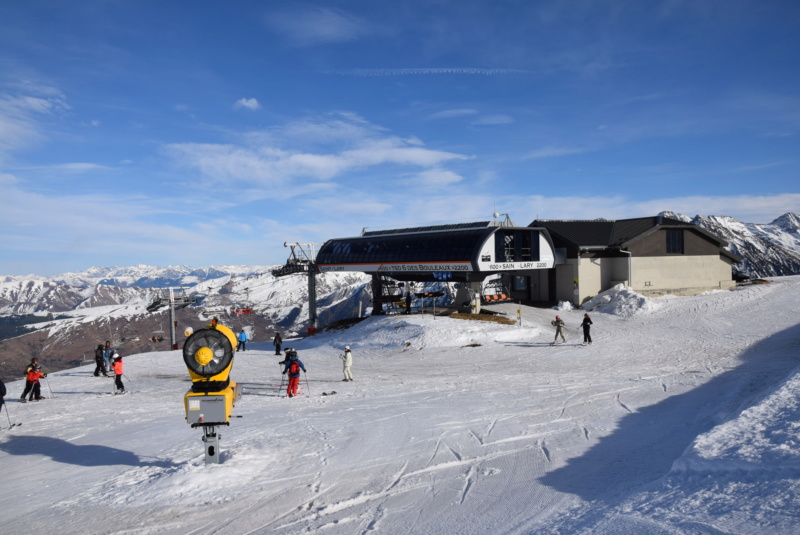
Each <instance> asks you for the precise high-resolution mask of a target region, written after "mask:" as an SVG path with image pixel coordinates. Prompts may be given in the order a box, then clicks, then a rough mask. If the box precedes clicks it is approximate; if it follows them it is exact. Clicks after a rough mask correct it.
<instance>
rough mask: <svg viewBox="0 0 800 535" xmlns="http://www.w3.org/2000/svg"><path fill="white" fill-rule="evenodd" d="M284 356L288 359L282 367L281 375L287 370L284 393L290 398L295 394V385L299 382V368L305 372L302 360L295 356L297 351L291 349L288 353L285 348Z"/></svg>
mask: <svg viewBox="0 0 800 535" xmlns="http://www.w3.org/2000/svg"><path fill="white" fill-rule="evenodd" d="M286 356H287V357H288V360H287V362H286V366H284V368H283V375H286V372H289V386H287V387H286V395H287V396H289V397H290V398H291V397H294V396H296V395H297V387H298V385H299V384H300V370H303V373H305V371H306V367H305V366H303V363H302V361H301V360H300V359H299V358H297V351H292V352H291V353H290V352H289V351H288V350H287V351H286Z"/></svg>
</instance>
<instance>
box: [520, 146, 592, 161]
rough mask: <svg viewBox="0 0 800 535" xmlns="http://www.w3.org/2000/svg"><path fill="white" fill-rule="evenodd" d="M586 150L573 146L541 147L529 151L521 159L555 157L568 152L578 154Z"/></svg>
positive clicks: (565, 154)
mask: <svg viewBox="0 0 800 535" xmlns="http://www.w3.org/2000/svg"><path fill="white" fill-rule="evenodd" d="M582 152H586V149H578V148H574V147H542V148H541V149H537V150H535V151H533V152H529V153H528V154H526V155H525V156H523V157H522V159H523V160H533V159H537V158H555V157H558V156H567V155H569V154H580V153H582Z"/></svg>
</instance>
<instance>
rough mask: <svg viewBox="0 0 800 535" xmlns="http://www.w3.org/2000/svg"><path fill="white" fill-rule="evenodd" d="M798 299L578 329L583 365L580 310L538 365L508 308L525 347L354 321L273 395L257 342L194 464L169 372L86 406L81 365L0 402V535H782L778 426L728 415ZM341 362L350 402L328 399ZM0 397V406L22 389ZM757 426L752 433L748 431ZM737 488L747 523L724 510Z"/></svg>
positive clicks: (750, 297)
mask: <svg viewBox="0 0 800 535" xmlns="http://www.w3.org/2000/svg"><path fill="white" fill-rule="evenodd" d="M798 298H800V278H794V277H793V278H786V279H784V280H783V281H780V282H776V283H775V284H774V285H773V286H771V287H749V288H746V289H741V290H736V291H731V292H711V293H709V294H705V295H701V296H696V297H692V298H678V297H672V296H667V297H664V298H660V299H658V300H656V301H657V302H655V303H651V305H652V306H649V305H648V306H645V307H643V308H642V310H641V311H639V312H636V313H631V312H630V307H628V308H627V309H626V312H625V315H613V314H603V313H600V312H594V313H592V317H593V320H594V321H595V325H594V326H593V329H592V337H593V338H594V344H593V345H592V346H585V347H584V346H580V345H574V342H575V341H576V340H578V337H579V333H578V332H577V330H576V329H577V325H578V324H579V322H580V317H581V316H582V312H580V311H560V312H559V313H560V314H561V315H562V316H563V317H566V320H567V323H568V329H570V330H569V331H568V332H569V334H570V335H571V336H570V338H569V342H570V343H569V344H565V345H557V346H550V345H549V342H550V341H551V340H552V329H551V328H550V327H549V321H550V319H551V318H552V316H553V315H554V311H552V310H541V309H527V308H526V309H525V315H524V320H523V327H522V328H520V327H518V326H498V325H496V324H479V325H471V324H470V323H473V322H458V321H457V320H451V319H448V318H436V319H435V320H434V319H433V318H431V317H414V316H412V317H385V318H371V319H368V320H365V321H364V322H362V324H360V325H359V326H357V327H353V328H351V329H349V330H346V331H343V332H336V333H332V334H329V333H320V334H318V335H317V336H314V337H312V338H308V339H306V340H302V341H298V342H296V343H293V345H294V346H295V347H297V348H298V349H299V350H300V354H301V355H300V356H301V359H303V360H304V362H305V364H306V365H307V366H308V368H309V372H308V379H309V381H308V383H307V384H304V385H303V386H304V387H305V388H304V390H305V393H306V395H304V396H302V397H298V398H294V399H289V398H285V397H281V395H280V393H279V392H278V382H279V381H278V380H276V370H275V369H274V367H273V366H268V365H265V362H267V363H270V364H271V363H272V360H270V359H272V357H273V354H272V349H271V344H269V343H268V342H259V341H258V340H257V339H256V340H255V341H253V342H250V344H249V348H252V350H249V351H248V352H246V353H243V354H241V355H238V354H237V356H236V364H235V365H234V368H233V372H232V378H234V379H235V380H236V379H237V378H238V377H241V382H242V383H243V384H246V388H245V394H244V396H243V398H242V400H241V401H240V402H239V403H238V404H237V407H236V413H237V414H238V415H241V416H242V418H241V419H236V420H234V421H232V423H231V426H230V427H224V428H222V429H221V435H222V438H221V447H222V460H223V462H222V464H220V465H212V466H204V464H203V460H202V445H201V441H200V436H199V433H198V432H197V431H196V430H191V429H190V428H188V426H187V425H186V423H185V421H184V419H183V412H184V409H183V394H184V393H185V391H186V390H187V389H188V387H189V380H188V374H186V371H185V367H184V365H183V362H182V360H181V358H180V356H177V357H176V355H179V354H178V353H175V352H161V353H152V354H144V355H136V356H131V357H130V358H127V359H126V374H129V375H130V379H131V381H130V383H131V385H130V388H131V389H134V390H136V391H137V393H136V394H134V395H133V396H106V397H98V396H97V395H96V394H99V393H100V392H102V391H105V389H106V387H107V386H108V385H107V384H106V382H105V381H98V380H97V379H96V378H94V377H91V376H90V370H91V366H87V367H83V368H77V369H75V370H67V371H64V372H59V373H54V374H51V375H50V382H51V386H52V390H53V393H54V394H55V396H56V397H55V399H49V400H45V401H43V402H39V403H31V404H27V405H22V404H18V403H14V402H13V401H12V402H10V403H9V406H10V408H11V413H12V416H13V418H14V419H15V420H19V421H23V420H24V423H25V425H24V426H23V427H21V428H18V429H17V428H15V429H14V430H12V431H11V432H6V434H4V435H2V436H0V462H2V463H3V467H4V477H3V482H4V483H3V486H2V489H0V525H3V526H4V529H3V531H4V533H12V534H16V533H20V534H22V533H29V532H37V531H45V532H48V531H51V530H52V529H53V526H56V525H57V526H58V527H59V533H62V534H64V535H70V534H73V533H74V534H78V533H80V534H83V533H115V534H118V533H126V534H136V535H156V534H167V533H169V534H175V533H177V534H193V535H212V534H215V535H220V534H223V533H225V534H229V533H242V534H265V533H278V534H295V533H307V532H319V533H326V534H328V533H329V534H340V533H341V534H348V535H349V534H352V533H359V534H379V533H384V534H395V533H425V534H438V533H442V534H445V533H447V534H449V533H465V534H471V533H474V534H485V533H509V534H511V533H514V534H531V533H537V534H538V533H586V534H589V533H591V534H592V535H595V534H609V535H610V534H618V533H653V534H657V533H741V534H743V535H744V534H748V535H749V534H751V533H778V534H794V533H796V532H797V530H798V527H800V516H798V515H800V513H797V512H796V511H799V510H800V503H798V500H800V498H797V496H798V495H800V486H799V485H798V483H797V481H798V476H800V461H796V460H795V457H794V456H793V453H792V451H793V449H792V447H787V448H783V447H781V446H779V445H777V446H775V447H774V448H773V449H772V450H769V451H770V452H771V453H770V455H772V456H774V458H776V459H780V460H779V461H775V463H776V465H775V467H774V469H771V468H770V467H769V466H766V468H759V466H760V465H758V464H757V461H753V460H751V459H758V458H763V457H764V456H765V455H766V453H762V454H761V457H758V455H757V453H758V452H759V451H762V450H761V449H759V448H764V447H765V446H764V444H765V443H766V442H767V440H768V438H767V437H772V440H777V439H776V438H775V437H783V436H785V437H786V440H787V442H786V444H787V445H788V446H791V445H792V444H794V445H795V446H798V447H797V448H794V449H800V444H796V439H792V438H791V437H792V434H791V433H786V430H785V429H784V428H782V427H781V426H780V425H779V424H774V425H773V426H772V427H771V428H770V429H769V434H766V435H759V436H758V437H756V438H748V437H749V436H750V435H748V433H750V434H753V433H756V434H757V433H759V432H760V431H759V428H758V425H753V424H750V423H749V421H747V420H746V421H744V422H743V423H742V424H741V425H737V424H736V422H737V420H736V418H747V417H749V416H748V413H747V412H744V413H742V412H741V411H743V410H744V409H748V407H751V406H752V405H753V404H755V403H758V402H759V400H761V399H763V398H764V396H765V395H770V394H769V393H770V392H772V390H774V389H775V388H778V387H779V385H780V384H782V383H781V381H782V380H784V379H785V378H787V377H789V376H790V374H791V373H792V371H793V370H794V369H795V368H796V367H797V366H798V365H800V362H798V361H797V353H798V339H800V336H797V332H798V331H797V326H796V322H795V320H794V318H793V317H792V316H793V314H787V313H786V310H790V309H792V308H793V307H794V306H795V305H796V303H797V301H798ZM656 305H657V306H656ZM607 306H610V305H607ZM511 307H512V308H509V309H508V310H516V307H517V306H516V305H511ZM754 318H758V320H759V321H753V319H754ZM465 323H467V325H465ZM407 342H410V345H409V344H407ZM344 343H348V344H349V345H351V347H353V351H354V358H355V363H354V367H353V373H354V375H355V378H356V381H355V382H354V383H345V384H343V383H341V382H340V381H339V379H340V378H341V363H340V361H339V360H338V354H339V353H340V348H341V346H342V345H343V344H344ZM474 343H477V344H479V345H478V346H475V347H464V346H466V345H467V344H474ZM304 383H305V381H304ZM798 383H800V380H798ZM8 386H9V395H8V396H7V399H9V400H14V399H15V398H14V395H15V394H16V395H17V396H18V394H19V391H20V390H21V386H22V385H21V383H19V382H16V383H11V384H9V385H8ZM799 388H800V387H799ZM333 390H336V392H337V394H336V395H330V396H321V395H320V394H321V393H322V392H330V391H333ZM795 394H796V392H795ZM45 395H46V394H45ZM776 395H777V394H776ZM794 398H796V395H795V396H794ZM794 398H793V397H792V396H791V395H789V396H783V397H781V398H779V399H782V400H784V401H782V402H781V403H785V404H788V403H791V402H790V401H788V400H792V399H794ZM774 406H776V405H775V404H774V403H773V404H770V405H769V406H765V407H764V408H761V409H760V408H759V406H756V407H755V408H754V409H752V410H753V411H757V409H758V410H761V412H758V413H757V414H756V413H755V412H754V414H753V416H751V417H749V418H752V422H761V423H762V424H761V425H768V422H770V420H769V418H768V416H765V415H766V414H767V413H768V412H769V411H768V408H769V407H774ZM787 407H789V406H788V405H787ZM748 410H750V409H748ZM789 410H790V407H789V408H787V409H786V411H789ZM792 410H794V409H792ZM798 411H800V409H798ZM770 414H771V413H770ZM787 414H794V413H791V412H788V413H787ZM788 421H792V420H791V419H790V420H788ZM789 430H793V431H794V432H795V435H794V436H796V431H797V429H796V425H795V426H794V427H793V428H790V429H789ZM765 432H766V431H765ZM712 437H715V440H716V442H714V441H712V440H711V438H712ZM728 437H736V440H735V441H734V440H731V442H730V444H728V443H727V442H726V440H729V438H728ZM792 440H795V442H792ZM717 444H718V445H719V446H717ZM723 445H724V446H725V447H723ZM737 448H738V449H737ZM763 451H766V450H763ZM715 452H717V453H715ZM714 455H718V456H721V461H720V463H722V464H719V463H716V462H715V457H714ZM737 455H738V456H744V458H745V459H746V461H743V460H740V459H739V457H737ZM748 463H749V464H748ZM726 467H732V468H726ZM742 467H746V473H747V474H748V476H747V477H746V478H743V477H742V476H741V474H742V473H744V472H741V470H742ZM764 469H766V473H767V474H768V475H767V477H766V479H764V480H763V481H761V480H759V479H758V478H759V474H762V473H764ZM709 470H716V472H714V473H715V474H717V478H716V479H713V480H709V479H708V477H707V474H708V473H709V472H708V471H709ZM737 470H739V471H737ZM709 481H711V482H709ZM737 489H739V490H737ZM736 492H743V493H746V494H743V495H742V496H743V497H746V498H747V499H746V500H744V501H742V500H741V499H740V500H738V501H739V503H740V504H747V505H746V506H742V507H738V508H737V507H736V506H735V505H734V504H735V503H736V502H737V499H736ZM731 496H732V497H731ZM34 497H35V500H34V499H32V498H34ZM755 504H760V506H761V507H762V508H763V511H761V512H759V509H758V507H757V506H756V505H755ZM715 510H716V511H718V513H717V515H716V516H713V515H714V512H713V511H715ZM109 517H110V518H109Z"/></svg>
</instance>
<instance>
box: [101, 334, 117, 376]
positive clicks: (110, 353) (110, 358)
mask: <svg viewBox="0 0 800 535" xmlns="http://www.w3.org/2000/svg"><path fill="white" fill-rule="evenodd" d="M114 353H116V351H115V350H114V346H113V345H112V344H111V342H110V341H109V340H106V347H105V348H103V356H104V357H105V359H106V363H107V364H106V370H110V369H111V368H112V367H113V366H114Z"/></svg>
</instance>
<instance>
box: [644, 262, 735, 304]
mask: <svg viewBox="0 0 800 535" xmlns="http://www.w3.org/2000/svg"><path fill="white" fill-rule="evenodd" d="M631 263H632V267H633V279H632V281H631V287H632V288H633V289H634V290H635V291H637V292H640V293H650V294H656V295H658V294H664V293H674V294H678V295H680V294H691V293H698V292H701V291H705V290H711V289H714V290H726V289H728V288H731V287H732V286H734V285H735V284H736V283H735V282H734V281H733V280H732V278H731V266H730V264H728V263H727V262H725V261H724V260H722V259H721V258H720V257H719V255H713V256H661V257H644V258H633V259H632V260H631Z"/></svg>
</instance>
